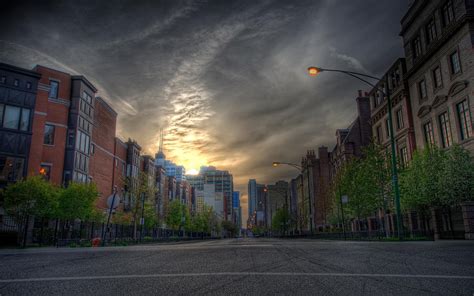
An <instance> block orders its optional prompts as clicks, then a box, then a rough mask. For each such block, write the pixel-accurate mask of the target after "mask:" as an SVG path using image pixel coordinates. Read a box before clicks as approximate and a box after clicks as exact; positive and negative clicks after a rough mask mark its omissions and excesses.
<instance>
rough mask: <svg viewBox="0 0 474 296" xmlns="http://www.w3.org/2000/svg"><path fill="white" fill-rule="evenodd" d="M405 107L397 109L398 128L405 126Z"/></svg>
mask: <svg viewBox="0 0 474 296" xmlns="http://www.w3.org/2000/svg"><path fill="white" fill-rule="evenodd" d="M403 126H404V124H403V109H401V108H400V109H398V110H397V129H401V128H403Z"/></svg>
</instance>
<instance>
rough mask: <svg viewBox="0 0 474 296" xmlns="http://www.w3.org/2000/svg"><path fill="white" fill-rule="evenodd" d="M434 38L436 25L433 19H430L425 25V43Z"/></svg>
mask: <svg viewBox="0 0 474 296" xmlns="http://www.w3.org/2000/svg"><path fill="white" fill-rule="evenodd" d="M435 39H436V25H435V22H434V19H431V20H430V22H429V23H428V25H426V43H428V44H430V43H431V42H433V40H435Z"/></svg>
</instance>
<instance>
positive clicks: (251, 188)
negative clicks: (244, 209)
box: [248, 179, 257, 219]
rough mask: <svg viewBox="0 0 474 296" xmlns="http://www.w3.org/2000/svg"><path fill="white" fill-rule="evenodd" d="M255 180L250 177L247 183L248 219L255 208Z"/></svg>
mask: <svg viewBox="0 0 474 296" xmlns="http://www.w3.org/2000/svg"><path fill="white" fill-rule="evenodd" d="M256 204H257V181H256V180H255V179H250V180H249V184H248V211H249V216H248V217H249V219H250V218H251V217H253V215H254V214H255V211H256V209H257V207H256Z"/></svg>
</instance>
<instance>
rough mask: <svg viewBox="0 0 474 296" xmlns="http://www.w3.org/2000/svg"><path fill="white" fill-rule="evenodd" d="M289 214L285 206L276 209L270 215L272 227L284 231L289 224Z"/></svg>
mask: <svg viewBox="0 0 474 296" xmlns="http://www.w3.org/2000/svg"><path fill="white" fill-rule="evenodd" d="M291 222H292V221H291V215H290V213H289V212H288V209H287V208H285V207H284V208H280V209H278V210H277V211H276V212H275V214H274V215H273V217H272V229H273V230H274V231H279V232H280V233H281V234H283V233H285V232H286V231H287V230H288V229H289V228H290V226H291Z"/></svg>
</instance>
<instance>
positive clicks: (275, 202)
mask: <svg viewBox="0 0 474 296" xmlns="http://www.w3.org/2000/svg"><path fill="white" fill-rule="evenodd" d="M288 189H289V188H288V182H285V181H278V182H276V183H275V184H273V185H267V194H266V201H265V204H266V208H265V217H266V225H267V227H268V228H271V227H272V221H273V216H274V215H275V214H276V212H277V211H278V210H279V209H286V210H289V207H288Z"/></svg>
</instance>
